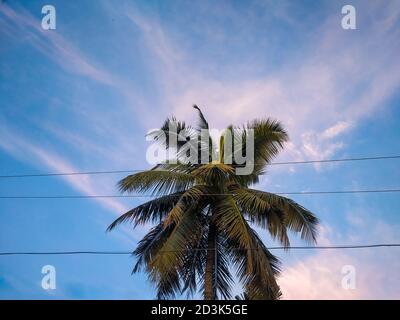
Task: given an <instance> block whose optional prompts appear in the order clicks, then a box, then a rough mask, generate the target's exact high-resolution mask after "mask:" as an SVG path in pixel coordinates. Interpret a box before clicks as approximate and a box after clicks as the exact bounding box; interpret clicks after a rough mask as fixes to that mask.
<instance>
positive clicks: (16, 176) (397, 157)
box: [0, 155, 400, 179]
mask: <svg viewBox="0 0 400 320" xmlns="http://www.w3.org/2000/svg"><path fill="white" fill-rule="evenodd" d="M388 159H400V155H394V156H377V157H359V158H342V159H325V160H305V161H287V162H271V163H269V164H268V165H271V166H274V165H299V164H315V163H330V162H349V161H367V160H388ZM255 165H257V164H255ZM260 165H261V164H260ZM263 165H264V164H263ZM145 170H147V169H132V170H107V171H79V172H78V171H77V172H53V173H33V174H13V175H0V179H6V178H33V177H52V176H75V175H99V174H117V173H133V172H141V171H145Z"/></svg>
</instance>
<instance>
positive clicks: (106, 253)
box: [0, 243, 400, 256]
mask: <svg viewBox="0 0 400 320" xmlns="http://www.w3.org/2000/svg"><path fill="white" fill-rule="evenodd" d="M383 247H400V243H378V244H366V245H333V246H293V247H289V248H287V247H282V246H280V247H268V248H267V249H268V250H287V249H289V250H329V249H334V250H337V249H366V248H383ZM206 250H217V249H207V248H192V249H188V250H187V251H206ZM230 250H238V251H247V250H254V251H256V250H261V249H260V248H232V249H230ZM179 251H186V250H185V249H183V250H161V251H159V252H160V253H168V252H179ZM11 255H132V251H37V252H32V251H20V252H16V251H10V252H0V256H11Z"/></svg>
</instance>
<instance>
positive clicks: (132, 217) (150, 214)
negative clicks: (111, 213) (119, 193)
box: [107, 192, 184, 231]
mask: <svg viewBox="0 0 400 320" xmlns="http://www.w3.org/2000/svg"><path fill="white" fill-rule="evenodd" d="M183 193H184V192H177V193H172V194H168V195H165V196H161V197H158V198H156V199H153V200H150V201H148V202H145V203H143V204H142V205H140V206H137V207H136V208H133V209H131V210H129V211H128V212H126V213H124V214H123V215H121V216H119V217H118V218H117V219H116V220H114V222H113V223H112V224H110V226H109V227H108V228H107V231H111V230H112V229H114V228H115V227H116V226H117V225H119V224H121V223H124V222H133V224H134V227H136V226H137V225H138V224H146V223H148V222H152V223H158V222H159V221H161V219H164V217H165V216H166V215H167V214H168V213H169V212H170V211H171V210H172V208H173V207H175V205H176V203H177V202H178V200H179V199H180V197H181V196H182V195H183Z"/></svg>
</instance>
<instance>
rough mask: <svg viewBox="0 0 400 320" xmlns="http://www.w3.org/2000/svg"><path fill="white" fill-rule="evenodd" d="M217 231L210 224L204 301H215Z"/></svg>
mask: <svg viewBox="0 0 400 320" xmlns="http://www.w3.org/2000/svg"><path fill="white" fill-rule="evenodd" d="M216 235H217V232H216V229H215V226H214V225H213V224H210V228H209V230H208V240H207V241H208V244H207V258H206V271H205V277H204V300H215V299H216V290H215V280H216V279H215V267H216V246H215V243H216Z"/></svg>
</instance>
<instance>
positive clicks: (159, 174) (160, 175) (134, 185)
mask: <svg viewBox="0 0 400 320" xmlns="http://www.w3.org/2000/svg"><path fill="white" fill-rule="evenodd" d="M194 183H195V178H194V177H193V176H192V175H191V174H189V173H183V172H177V171H167V170H148V171H143V172H139V173H135V174H132V175H129V176H127V177H125V178H124V179H122V180H121V181H120V182H119V183H118V186H119V189H120V190H121V191H123V192H137V193H144V192H146V193H151V194H153V195H166V194H170V193H175V192H182V191H185V190H186V189H188V188H189V187H191V186H192V185H193V184H194Z"/></svg>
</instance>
